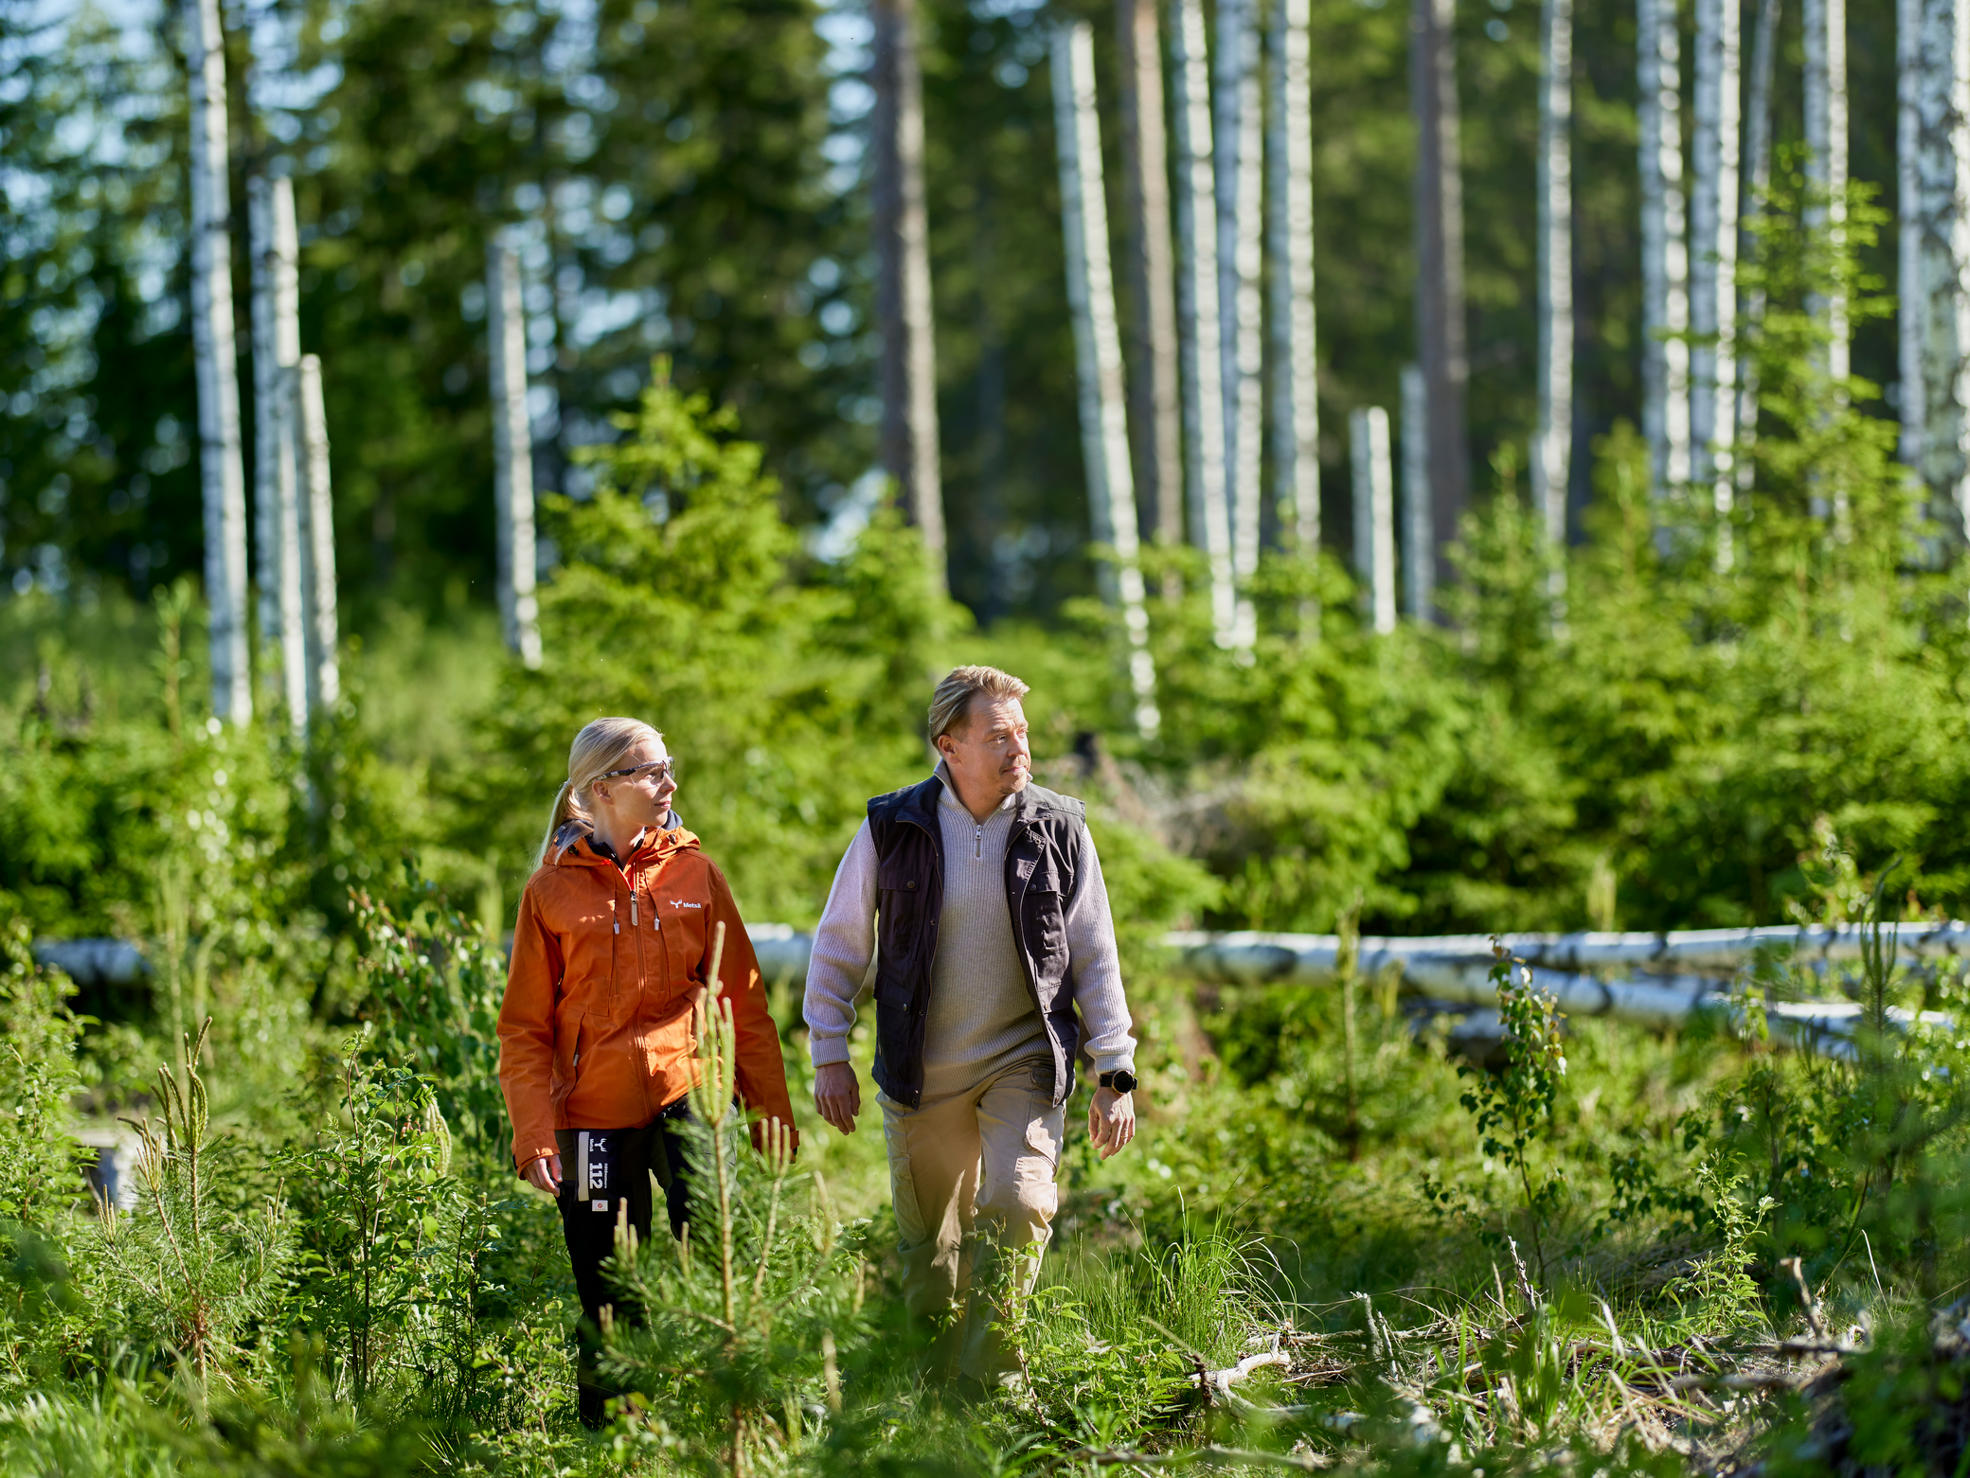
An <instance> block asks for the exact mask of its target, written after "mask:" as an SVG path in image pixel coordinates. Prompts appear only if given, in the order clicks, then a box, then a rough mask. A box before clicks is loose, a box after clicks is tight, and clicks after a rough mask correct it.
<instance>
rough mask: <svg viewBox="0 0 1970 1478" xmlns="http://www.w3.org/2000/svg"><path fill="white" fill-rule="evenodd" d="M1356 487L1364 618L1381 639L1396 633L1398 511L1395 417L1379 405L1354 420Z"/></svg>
mask: <svg viewBox="0 0 1970 1478" xmlns="http://www.w3.org/2000/svg"><path fill="white" fill-rule="evenodd" d="M1348 432H1349V434H1348V450H1349V455H1350V458H1351V461H1352V464H1353V478H1352V481H1353V483H1354V573H1355V578H1356V579H1357V580H1359V581H1360V582H1361V585H1360V588H1361V604H1362V614H1363V615H1364V616H1366V617H1367V618H1368V620H1369V622H1370V624H1371V625H1372V627H1373V629H1374V630H1375V631H1376V632H1378V633H1387V632H1391V631H1394V630H1395V507H1394V502H1395V499H1394V489H1393V488H1391V487H1390V482H1391V480H1392V479H1391V478H1390V475H1389V413H1388V412H1387V411H1385V410H1383V409H1382V408H1381V407H1380V406H1378V405H1371V406H1366V407H1364V408H1362V409H1360V410H1357V411H1356V412H1354V414H1353V415H1352V416H1351V417H1350V418H1349V420H1348Z"/></svg>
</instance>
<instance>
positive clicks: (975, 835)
mask: <svg viewBox="0 0 1970 1478" xmlns="http://www.w3.org/2000/svg"><path fill="white" fill-rule="evenodd" d="M971 860H972V861H973V862H983V861H984V860H985V823H984V822H982V821H981V822H979V823H978V825H977V826H976V827H975V828H974V829H973V831H972V834H971Z"/></svg>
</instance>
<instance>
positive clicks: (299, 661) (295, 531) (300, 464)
mask: <svg viewBox="0 0 1970 1478" xmlns="http://www.w3.org/2000/svg"><path fill="white" fill-rule="evenodd" d="M270 195H271V205H272V220H271V222H270V225H271V226H272V228H273V310H274V356H275V360H276V362H277V363H278V364H279V365H280V384H279V394H278V404H279V410H280V418H281V447H280V455H281V459H282V467H281V475H280V479H279V488H280V507H279V509H278V517H279V520H280V570H279V579H280V664H281V685H282V691H283V693H284V695H285V697H286V701H287V711H288V713H289V715H290V716H291V717H292V720H293V722H294V723H295V725H296V726H297V727H305V725H306V724H307V722H308V715H309V709H308V696H309V692H310V686H309V682H308V609H309V608H308V585H309V578H310V576H309V568H308V567H309V551H308V547H307V527H308V524H307V514H306V507H305V493H306V488H307V468H306V466H305V465H304V457H303V452H302V446H301V407H300V393H301V387H300V375H301V240H300V230H299V228H298V225H297V222H296V220H295V215H294V181H293V180H291V179H289V178H288V177H287V176H286V175H281V176H279V177H278V178H276V179H275V180H274V181H273V185H272V188H271V191H270Z"/></svg>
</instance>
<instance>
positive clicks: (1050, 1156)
mask: <svg viewBox="0 0 1970 1478" xmlns="http://www.w3.org/2000/svg"><path fill="white" fill-rule="evenodd" d="M1060 1130H1061V1126H1060V1125H1058V1124H1055V1123H1054V1122H1053V1115H1051V1114H1036V1115H1034V1116H1033V1117H1032V1118H1030V1119H1028V1120H1027V1121H1026V1148H1027V1149H1029V1150H1031V1151H1032V1152H1033V1153H1034V1154H1036V1155H1039V1156H1040V1157H1041V1158H1042V1159H1044V1160H1045V1161H1046V1162H1047V1167H1048V1168H1049V1169H1051V1170H1058V1169H1059V1168H1060Z"/></svg>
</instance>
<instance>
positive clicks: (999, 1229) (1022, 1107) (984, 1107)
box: [876, 1058, 1066, 1382]
mask: <svg viewBox="0 0 1970 1478" xmlns="http://www.w3.org/2000/svg"><path fill="white" fill-rule="evenodd" d="M1052 1098H1053V1064H1052V1062H1051V1061H1050V1060H1049V1059H1047V1058H1028V1059H1026V1060H1024V1061H1022V1062H1018V1063H1015V1064H1014V1065H1013V1066H1011V1067H1009V1068H1006V1069H1004V1070H1002V1071H1000V1072H998V1073H996V1074H994V1075H993V1076H992V1077H990V1078H988V1079H986V1080H985V1081H983V1082H981V1083H978V1084H976V1085H975V1086H973V1087H970V1088H966V1089H964V1090H962V1091H959V1092H954V1093H947V1094H944V1095H942V1096H940V1097H937V1098H930V1097H926V1098H925V1099H924V1101H923V1103H922V1105H921V1106H920V1107H918V1108H914V1109H913V1108H909V1107H907V1106H905V1105H903V1104H900V1103H897V1102H896V1101H895V1100H894V1099H892V1098H890V1096H889V1095H888V1094H886V1093H878V1094H877V1095H876V1101H877V1102H878V1103H880V1104H881V1105H882V1128H883V1136H884V1138H885V1140H886V1141H887V1143H888V1147H889V1180H890V1189H891V1191H892V1193H893V1194H894V1197H895V1202H896V1232H897V1250H898V1251H899V1252H901V1253H902V1256H903V1289H904V1296H905V1298H906V1300H907V1301H908V1304H909V1307H910V1311H911V1312H912V1313H914V1314H917V1315H919V1316H921V1317H925V1318H929V1319H932V1320H935V1321H940V1322H941V1321H944V1320H950V1321H951V1323H950V1325H949V1335H948V1336H947V1338H946V1339H944V1340H940V1341H939V1344H940V1347H941V1354H942V1359H943V1361H945V1362H948V1360H949V1358H950V1354H951V1346H952V1344H953V1343H955V1346H956V1351H955V1352H956V1354H957V1357H958V1368H959V1369H960V1370H962V1371H963V1372H964V1373H965V1374H966V1375H969V1376H973V1377H975V1378H977V1379H979V1380H982V1381H987V1382H990V1381H993V1380H995V1379H996V1378H998V1377H999V1376H1001V1375H1002V1374H1004V1373H1005V1372H1006V1371H1008V1370H1011V1369H1014V1368H1016V1364H1017V1361H1016V1359H1015V1357H1014V1356H1013V1354H1012V1352H1011V1351H1010V1350H1008V1349H1007V1347H1006V1342H1005V1340H1004V1338H1003V1336H1002V1333H1001V1331H1000V1328H999V1325H1000V1319H999V1317H998V1316H999V1314H1000V1313H1001V1312H1002V1311H1003V1305H1004V1304H1005V1303H1007V1302H1008V1301H1010V1300H1013V1299H1019V1298H1024V1297H1025V1296H1026V1295H1027V1294H1028V1293H1030V1292H1031V1291H1032V1288H1033V1280H1034V1279H1035V1278H1036V1277H1037V1276H1038V1275H1039V1270H1040V1254H1041V1252H1042V1251H1043V1250H1044V1249H1045V1247H1046V1244H1047V1238H1048V1236H1049V1235H1050V1231H1051V1228H1052V1224H1053V1214H1054V1211H1055V1209H1056V1208H1057V1207H1058V1206H1059V1204H1060V1193H1059V1191H1058V1190H1057V1189H1056V1188H1055V1186H1054V1182H1053V1177H1054V1171H1055V1169H1056V1168H1057V1167H1058V1166H1059V1163H1060V1144H1061V1129H1062V1125H1063V1121H1064V1118H1065V1115H1066V1110H1065V1109H1064V1108H1056V1107H1054V1105H1053V1103H1052Z"/></svg>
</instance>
